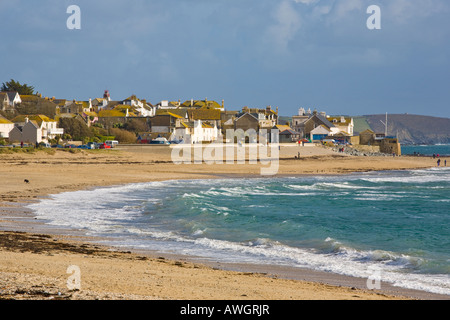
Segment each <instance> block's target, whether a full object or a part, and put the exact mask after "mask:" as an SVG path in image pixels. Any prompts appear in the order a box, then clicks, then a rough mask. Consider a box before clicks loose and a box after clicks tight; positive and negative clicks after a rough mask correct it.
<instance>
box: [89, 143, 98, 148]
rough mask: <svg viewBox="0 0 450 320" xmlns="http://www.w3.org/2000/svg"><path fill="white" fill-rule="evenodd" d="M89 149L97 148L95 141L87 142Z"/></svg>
mask: <svg viewBox="0 0 450 320" xmlns="http://www.w3.org/2000/svg"><path fill="white" fill-rule="evenodd" d="M87 146H88V149H96V148H97V144H96V143H95V142H88V143H87Z"/></svg>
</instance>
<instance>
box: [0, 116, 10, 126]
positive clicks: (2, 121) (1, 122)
mask: <svg viewBox="0 0 450 320" xmlns="http://www.w3.org/2000/svg"><path fill="white" fill-rule="evenodd" d="M0 124H13V122H11V121H9V120H8V119H6V118H5V117H3V116H2V115H0Z"/></svg>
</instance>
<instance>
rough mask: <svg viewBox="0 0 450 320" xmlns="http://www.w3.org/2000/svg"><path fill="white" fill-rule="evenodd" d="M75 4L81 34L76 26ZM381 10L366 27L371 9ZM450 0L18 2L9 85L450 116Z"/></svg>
mask: <svg viewBox="0 0 450 320" xmlns="http://www.w3.org/2000/svg"><path fill="white" fill-rule="evenodd" d="M70 5H78V6H79V7H80V9H81V30H69V29H68V28H67V27H66V21H67V19H68V18H69V16H70V14H67V13H66V10H67V8H68V7H69V6H70ZM370 5H378V6H379V7H380V9H381V30H369V29H368V28H367V25H366V21H367V19H368V18H369V16H370V14H368V13H367V12H366V11H367V8H368V7H369V6H370ZM449 17H450V1H448V0H414V1H410V0H379V1H376V0H132V1H124V0H91V1H86V0H85V1H81V0H70V1H67V0H39V1H31V0H9V1H1V2H0V25H1V27H2V30H3V32H2V44H1V45H0V61H1V62H0V66H1V72H0V75H1V77H0V82H6V81H8V80H9V79H11V78H12V79H15V80H18V81H20V82H21V83H27V84H30V85H33V86H35V88H36V90H37V91H39V92H40V93H42V94H43V95H44V96H50V97H51V96H55V97H56V98H64V99H77V100H87V99H89V98H96V97H101V96H102V94H103V91H104V90H106V89H108V90H109V91H110V93H111V97H112V99H113V100H120V99H124V98H126V97H128V96H130V95H131V94H136V95H137V96H138V97H139V98H141V99H147V101H150V102H152V103H157V102H159V101H161V100H173V101H176V100H179V99H180V100H181V101H185V100H190V99H191V98H194V99H205V98H208V99H209V100H216V101H218V102H221V101H222V99H224V100H225V106H226V108H227V109H229V110H238V109H241V108H242V107H243V106H250V107H261V108H263V107H265V106H267V105H271V106H272V107H276V106H278V107H279V110H280V114H281V115H293V114H296V113H297V110H298V108H299V107H305V108H311V109H317V110H318V111H326V112H327V113H328V114H348V115H364V114H377V113H385V112H388V113H411V114H423V115H432V116H444V117H450V104H449V101H450V18H449Z"/></svg>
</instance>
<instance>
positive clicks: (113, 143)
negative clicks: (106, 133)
mask: <svg viewBox="0 0 450 320" xmlns="http://www.w3.org/2000/svg"><path fill="white" fill-rule="evenodd" d="M105 143H106V144H107V145H108V146H110V147H111V148H114V147H115V146H117V145H118V144H119V141H117V140H106V141H105Z"/></svg>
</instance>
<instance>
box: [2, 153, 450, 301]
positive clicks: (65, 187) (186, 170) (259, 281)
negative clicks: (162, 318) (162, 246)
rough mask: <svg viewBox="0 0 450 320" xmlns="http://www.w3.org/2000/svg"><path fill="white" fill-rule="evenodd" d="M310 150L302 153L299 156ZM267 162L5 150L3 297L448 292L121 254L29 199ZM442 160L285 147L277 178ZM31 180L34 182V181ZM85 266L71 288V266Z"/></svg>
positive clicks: (408, 295)
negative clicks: (71, 229) (58, 223)
mask: <svg viewBox="0 0 450 320" xmlns="http://www.w3.org/2000/svg"><path fill="white" fill-rule="evenodd" d="M298 153H300V154H301V157H300V159H296V158H295V157H296V156H297V155H298ZM264 166H267V165H264V164H261V163H258V164H249V163H245V164H212V165H209V164H204V163H203V164H180V165H177V164H174V163H173V162H172V159H171V149H170V148H169V147H164V146H120V147H119V148H117V149H114V150H93V151H86V150H78V151H77V152H73V153H72V152H68V151H62V150H58V151H55V152H52V153H47V152H44V151H39V152H36V153H30V154H28V153H7V154H5V153H3V154H0V176H1V183H0V299H72V300H93V299H107V300H111V299H130V300H134V299H139V300H140V299H150V300H176V299H181V300H184V299H188V300H204V299H207V300H228V299H229V300H238V299H239V300H240V299H246V300H247V299H248V300H344V299H345V300H385V299H389V300H392V299H448V298H449V297H448V296H439V295H434V294H429V293H426V292H418V291H411V290H404V289H401V288H393V287H389V286H388V285H383V287H382V289H380V290H368V289H366V288H365V280H366V279H354V278H350V277H348V278H345V277H341V276H336V275H331V274H322V273H317V272H310V271H308V270H298V269H297V270H291V269H287V268H286V269H283V268H268V267H263V266H247V265H219V264H216V265H211V264H207V263H202V262H201V261H196V260H195V259H189V258H188V257H171V256H162V255H160V254H158V253H157V252H134V251H133V252H131V251H120V250H117V249H115V248H109V247H104V246H102V245H98V244H96V242H95V239H90V238H87V237H85V236H84V235H83V234H77V233H70V234H69V233H67V232H65V231H62V230H57V229H50V228H48V227H46V226H44V225H42V224H40V223H38V222H36V221H34V218H33V215H32V212H29V211H27V210H26V209H25V208H24V207H23V205H24V204H26V203H29V202H32V201H38V200H39V199H40V198H41V197H45V196H46V195H49V194H55V193H60V192H67V191H75V190H81V189H89V188H93V187H98V186H111V185H119V184H126V183H136V182H147V181H157V180H171V179H206V178H208V179H209V178H211V179H213V178H223V177H248V176H254V177H260V172H261V167H264ZM434 166H436V162H435V160H434V159H432V158H427V157H404V156H402V157H355V156H348V155H344V154H340V153H336V152H333V151H332V150H330V149H325V148H322V147H301V146H283V147H281V149H280V161H279V168H278V173H277V175H279V176H285V175H311V174H345V173H351V172H361V171H374V170H405V169H419V168H429V167H434ZM25 180H28V183H27V182H25ZM71 265H76V266H79V268H80V269H81V290H69V289H68V286H67V279H68V277H69V274H68V273H67V268H68V267H69V266H71Z"/></svg>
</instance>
